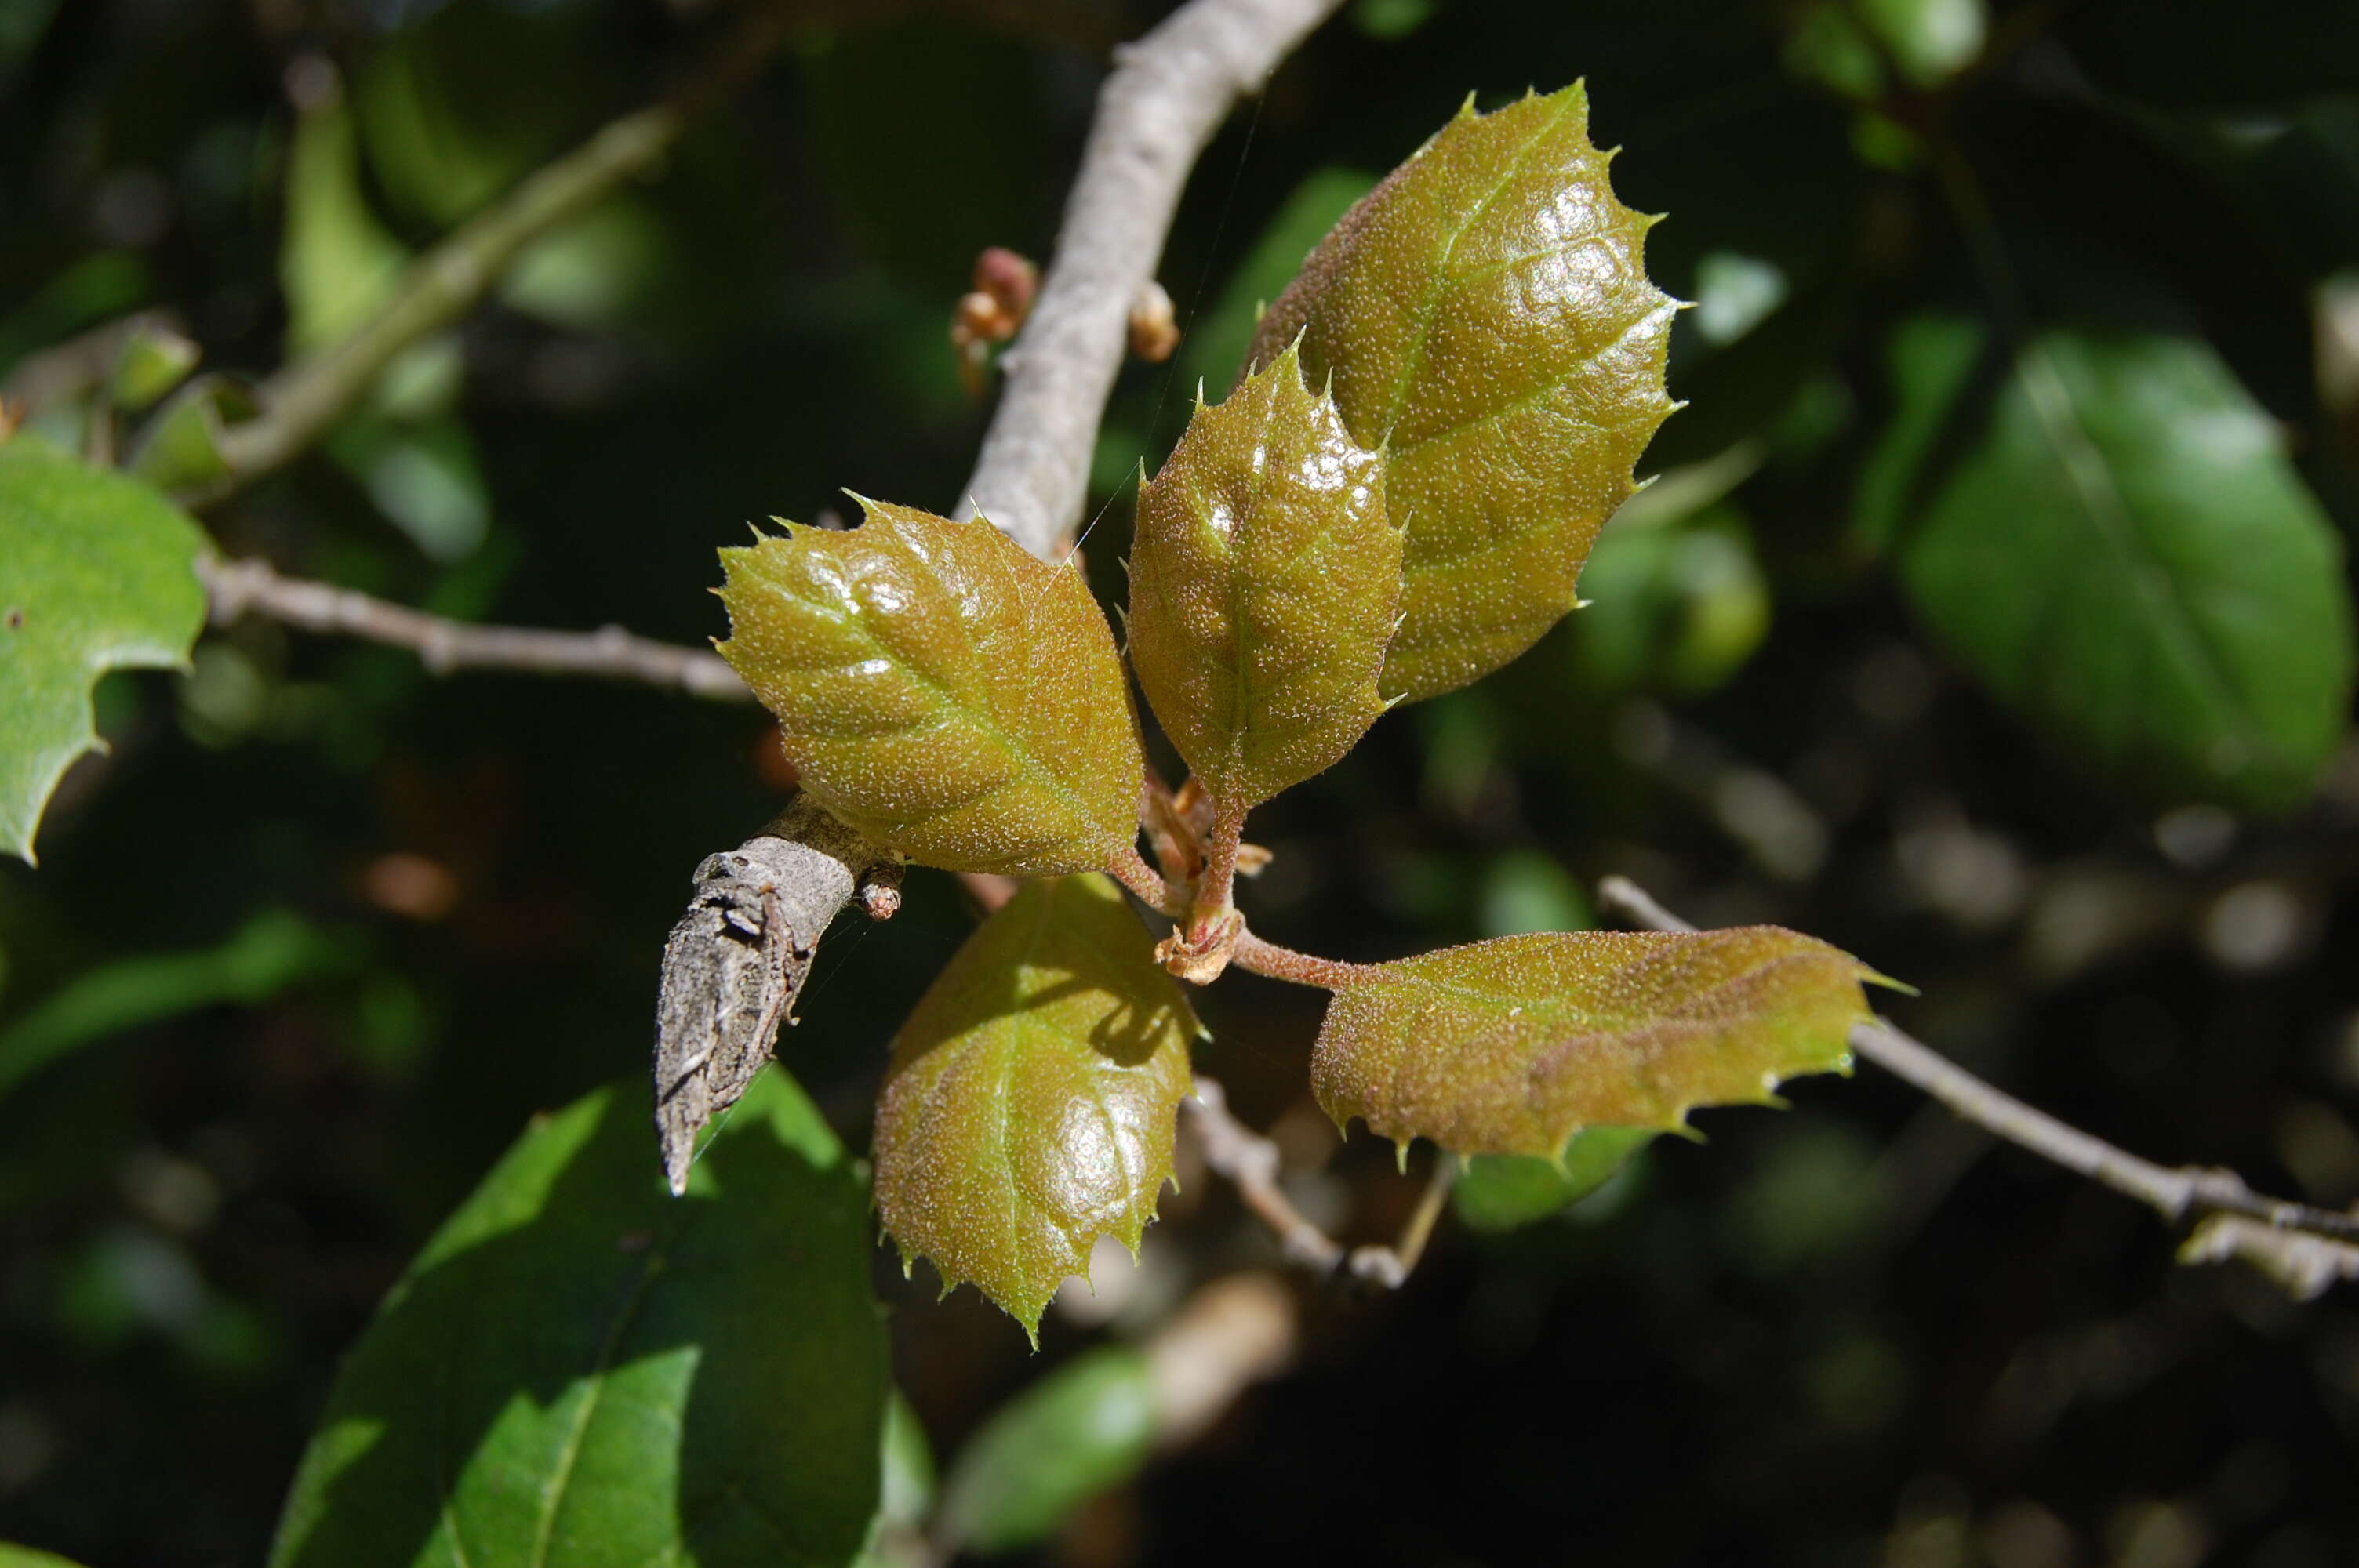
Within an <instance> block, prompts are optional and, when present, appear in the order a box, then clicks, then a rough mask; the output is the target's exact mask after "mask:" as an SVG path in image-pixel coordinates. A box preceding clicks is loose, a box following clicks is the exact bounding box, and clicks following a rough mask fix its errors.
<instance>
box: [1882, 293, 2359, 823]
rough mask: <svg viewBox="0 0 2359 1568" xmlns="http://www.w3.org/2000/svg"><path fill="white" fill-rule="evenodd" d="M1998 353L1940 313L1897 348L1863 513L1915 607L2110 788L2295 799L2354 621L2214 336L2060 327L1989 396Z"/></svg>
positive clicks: (2316, 528) (2332, 733)
mask: <svg viewBox="0 0 2359 1568" xmlns="http://www.w3.org/2000/svg"><path fill="white" fill-rule="evenodd" d="M1983 345H1984V336H1983V334H1982V333H1981V332H1980V330H1977V329H1976V328H1974V327H1973V326H1972V325H1971V324H1967V323H1961V322H1955V321H1949V320H1944V319H1940V318H1921V319H1918V320H1915V321H1911V322H1909V323H1908V324H1906V325H1905V326H1904V327H1903V328H1902V329H1901V330H1900V331H1899V332H1898V333H1897V334H1896V335H1895V340H1894V345H1893V347H1894V364H1895V369H1896V372H1897V385H1898V391H1899V394H1900V401H1899V407H1898V409H1897V413H1896V415H1895V417H1894V421H1893V424H1892V426H1891V427H1890V429H1889V431H1888V432H1887V434H1886V438H1885V441H1884V443H1883V446H1882V448H1881V449H1880V450H1879V451H1878V453H1877V454H1876V456H1875V460H1873V461H1872V462H1871V463H1870V465H1869V467H1868V469H1867V470H1866V471H1865V473H1864V475H1863V479H1862V483H1861V487H1860V494H1859V506H1858V521H1859V524H1860V526H1861V529H1862V531H1863V532H1864V533H1865V534H1866V535H1870V536H1871V537H1880V538H1882V539H1884V540H1886V541H1887V542H1888V544H1889V547H1890V548H1891V550H1892V552H1893V556H1894V559H1895V564H1896V566H1897V569H1898V573H1899V577H1900V580H1901V582H1902V584H1903V585H1904V586H1905V587H1906V588H1907V589H1908V597H1909V600H1910V601H1911V603H1912V604H1913V605H1914V607H1915V609H1916V611H1917V613H1918V614H1919V616H1920V617H1921V618H1922V619H1923V620H1924V621H1925V622H1926V624H1927V625H1928V627H1929V628H1930V630H1931V631H1932V633H1933V634H1934V635H1935V636H1936V637H1938V638H1939V639H1940V641H1941V643H1944V644H1945V645H1946V646H1947V647H1948V648H1949V649H1950V650H1951V653H1952V654H1955V655H1956V657H1957V658H1958V659H1959V661H1960V662H1961V663H1962V664H1964V665H1967V666H1968V667H1969V668H1971V669H1972V670H1973V672H1974V673H1975V674H1976V675H1977V676H1980V677H1981V679H1982V680H1983V681H1984V683H1985V684H1986V685H1988V686H1989V687H1990V688H1991V690H1992V691H1993V692H1994V693H1995V694H1996V695H1997V696H1998V697H1999V698H2000V699H2001V700H2003V701H2005V702H2006V703H2007V704H2008V705H2009V706H2011V707H2013V708H2016V709H2017V711H2019V712H2021V713H2022V714H2023V715H2024V716H2025V717H2026V718H2027V719H2030V720H2031V722H2032V723H2034V724H2035V725H2037V726H2038V727H2039V728H2040V729H2041V730H2045V731H2046V732H2047V733H2048V734H2049V735H2050V736H2051V737H2053V738H2054V739H2055V740H2056V741H2058V742H2059V743H2060V745H2061V746H2062V747H2063V748H2064V749H2066V750H2068V751H2070V752H2074V753H2076V754H2078V755H2079V756H2080V757H2082V759H2084V760H2085V761H2087V762H2091V763H2093V764H2094V765H2095V766H2096V767H2097V768H2099V769H2101V770H2103V771H2104V772H2105V773H2109V774H2111V775H2113V776H2114V777H2115V778H2118V779H2122V780H2125V781H2128V782H2129V783H2131V784H2133V785H2134V786H2137V787H2141V788H2144V789H2146V790H2147V791H2150V792H2155V793H2158V794H2161V795H2163V796H2164V797H2165V798H2169V797H2171V796H2179V797H2181V798H2183V797H2184V796H2186V795H2202V796H2208V797H2212V798H2217V799H2222V800H2225V801H2227V802H2229V803H2231V804H2234V805H2240V806H2258V807H2271V806H2288V805H2290V804H2292V803H2294V802H2296V801H2298V800H2299V799H2300V798H2301V797H2302V796H2303V795H2305V794H2307V793H2308V791H2309V789H2310V785H2311V784H2312V783H2313V781H2314V780H2315V779H2316V777H2317V775H2318V773H2319V771H2320V769H2321V767H2322V766H2323V764H2324V763H2325V762H2326V760H2327V759H2328V758H2329V757H2330V756H2332V753H2333V752H2334V750H2335V748H2336V747H2337V746H2339V745H2340V744H2341V743H2342V741H2343V736H2344V734H2345V733H2346V732H2347V730H2348V728H2349V724H2350V711H2351V691H2352V676H2353V633H2352V620H2353V616H2352V606H2351V600H2350V595H2349V590H2348V589H2347V588H2346V586H2345V579H2344V575H2343V546H2342V541H2341V539H2340V538H2339V537H2338V535H2336V533H2335V531H2334V527H2333V524H2332V523H2331V522H2330V521H2329V520H2328V518H2327V516H2326V514H2325V513H2324V511H2323V510H2322V509H2321V507H2320V505H2319V503H2318V501H2317V499H2316V497H2314V496H2313V495H2312V494H2311V493H2310V490H2309V487H2308V486H2307V485H2305V484H2304V483H2303V481H2302V479H2301V475H2300V473H2299V470H2296V469H2295V467H2294V465H2293V464H2292V462H2291V461H2290V460H2288V457H2287V455H2286V452H2285V449H2284V443H2283V441H2282V438H2280V437H2279V435H2278V434H2277V427H2276V425H2275V422H2274V421H2273V420H2272V419H2271V418H2270V417H2269V416H2268V415H2267V413H2266V412H2265V411H2264V410H2262V409H2261V408H2260V407H2259V406H2257V405H2256V404H2255V403H2254V402H2253V400H2252V397H2251V396H2250V395H2249V394H2247V393H2246V392H2245V389H2244V388H2243V386H2242V385H2240V384H2238V383H2237V381H2236V378H2235V376H2234V373H2233V372H2231V371H2230V370H2229V368H2228V367H2227V366H2226V365H2225V364H2223V362H2221V361H2220V359H2219V358H2218V356H2217V355H2216V354H2214V353H2213V352H2212V350H2211V349H2210V348H2209V347H2207V346H2206V345H2204V344H2202V343H2200V342H2195V341H2189V340H2185V339H2180V338H2169V337H2161V336H2156V335H2142V336H2121V337H2109V336H2096V335H2092V334H2085V333H2076V332H2063V331H2051V332H2047V333H2043V334H2041V335H2040V336H2039V337H2038V338H2035V339H2034V340H2032V341H2030V342H2029V343H2027V345H2026V346H2025V347H2024V349H2023V351H2021V353H2020V354H2019V355H2018V356H2017V358H2016V360H2015V362H2013V363H2012V364H2011V365H2009V364H2003V363H1997V362H1993V363H1992V364H1991V366H1990V368H1991V369H1992V370H1993V371H1995V372H1996V373H1997V380H1996V382H1995V385H1994V384H1989V378H1988V377H1984V378H1983V380H1984V385H1982V386H1981V387H1979V388H1977V385H1976V382H1977V378H1976V375H1975V370H1976V367H1977V363H1978V362H1979V360H1980V351H1981V349H1982V347H1983ZM1984 394H1986V395H1987V401H1985V399H1984Z"/></svg>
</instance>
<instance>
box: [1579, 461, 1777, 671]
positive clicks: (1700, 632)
mask: <svg viewBox="0 0 2359 1568" xmlns="http://www.w3.org/2000/svg"><path fill="white" fill-rule="evenodd" d="M1623 510H1624V512H1625V513H1627V512H1628V511H1629V508H1628V507H1625V508H1624V509H1623ZM1581 589H1582V596H1583V597H1584V599H1585V600H1587V602H1586V603H1584V604H1583V605H1582V611H1581V613H1580V614H1578V615H1576V616H1574V617H1573V618H1572V623H1571V632H1572V635H1571V650H1572V658H1573V668H1574V670H1575V671H1576V672H1577V674H1578V675H1579V676H1580V678H1581V680H1582V683H1583V684H1585V685H1587V686H1589V687H1593V688H1594V689H1597V690H1600V691H1606V692H1617V693H1618V692H1627V691H1636V690H1647V689H1653V690H1660V691H1665V692H1670V693H1674V694H1677V695H1680V696H1696V695H1700V694H1701V693H1703V692H1707V691H1710V690H1712V689H1713V688H1714V687H1718V686H1720V685H1722V684H1723V683H1724V682H1725V681H1727V680H1728V678H1729V677H1730V676H1734V674H1735V673H1736V672H1737V671H1738V670H1739V669H1740V668H1742V667H1743V666H1744V665H1745V661H1746V660H1747V659H1749V658H1751V657H1752V656H1753V654H1754V651H1755V650H1756V649H1757V648H1758V647H1760V645H1761V643H1762V641H1763V639H1765V638H1766V637H1767V635H1768V633H1769V617H1770V599H1769V583H1768V579H1767V577H1766V576H1765V575H1764V574H1763V572H1762V570H1761V566H1760V563H1759V562H1758V561H1757V560H1756V558H1755V557H1754V553H1753V545H1752V539H1751V536H1750V535H1749V534H1748V533H1747V531H1746V530H1745V524H1744V522H1743V520H1742V519H1741V518H1740V517H1738V516H1737V514H1735V512H1734V510H1733V509H1731V508H1728V507H1715V508H1712V509H1711V510H1710V511H1708V512H1706V513H1704V514H1701V515H1698V516H1695V517H1691V518H1689V519H1685V520H1682V521H1680V522H1678V523H1672V524H1648V523H1647V522H1645V521H1643V520H1640V519H1631V520H1629V521H1626V522H1625V519H1624V518H1622V517H1616V518H1615V519H1614V521H1613V522H1612V523H1609V524H1606V526H1605V531H1604V532H1603V534H1601V535H1598V540H1597V548H1596V549H1595V550H1593V551H1592V552H1591V554H1590V557H1589V565H1588V567H1587V568H1586V569H1584V570H1583V572H1582V579H1581Z"/></svg>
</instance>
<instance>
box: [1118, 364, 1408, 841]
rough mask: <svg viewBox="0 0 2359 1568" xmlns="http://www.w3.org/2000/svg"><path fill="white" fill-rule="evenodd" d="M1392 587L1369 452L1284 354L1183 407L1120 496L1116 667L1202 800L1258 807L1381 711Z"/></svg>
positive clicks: (1387, 539) (1391, 543)
mask: <svg viewBox="0 0 2359 1568" xmlns="http://www.w3.org/2000/svg"><path fill="white" fill-rule="evenodd" d="M1400 591H1401V544H1400V535H1399V533H1398V531H1397V530H1396V529H1395V528H1394V527H1393V526H1392V525H1391V524H1390V523H1389V522H1387V521H1386V515H1385V492H1384V460H1382V459H1381V458H1379V457H1378V456H1377V455H1376V454H1375V453H1374V452H1370V451H1366V450H1364V449H1361V448H1360V447H1359V446H1357V445H1355V444H1354V443H1353V440H1352V438H1351V434H1350V433H1349V432H1348V431H1346V430H1345V429H1344V428H1343V419H1342V417H1341V416H1338V415H1337V414H1336V412H1335V406H1334V404H1333V403H1332V402H1331V401H1329V400H1328V399H1327V398H1326V397H1325V396H1323V395H1313V394H1312V393H1311V391H1310V389H1309V388H1308V387H1306V386H1305V385H1304V384H1303V383H1302V374H1301V366H1300V363H1299V360H1298V358H1297V356H1296V355H1295V353H1294V351H1292V350H1291V349H1290V348H1289V349H1288V350H1287V351H1285V352H1283V353H1281V354H1280V355H1279V356H1278V357H1277V361H1276V362H1274V363H1272V364H1271V365H1270V366H1269V367H1268V368H1267V369H1266V370H1264V371H1262V372H1260V373H1258V374H1255V375H1252V376H1248V377H1247V378H1246V379H1245V382H1244V384H1242V385H1240V386H1239V387H1238V388H1237V389H1236V391H1235V392H1234V393H1232V394H1231V395H1230V396H1229V398H1228V400H1227V401H1226V402H1224V403H1221V404H1217V405H1212V406H1204V405H1199V406H1198V407H1197V409H1196V413H1195V416H1194V417H1193V418H1191V419H1190V420H1189V422H1188V429H1187V432H1186V433H1185V434H1184V435H1182V436H1181V437H1180V444H1179V445H1178V446H1177V447H1176V448H1174V449H1172V452H1171V456H1170V457H1169V460H1166V461H1165V463H1164V465H1163V470H1162V471H1161V472H1160V473H1158V474H1157V475H1156V476H1155V478H1154V479H1153V480H1152V481H1145V482H1142V483H1141V484H1140V486H1139V491H1138V525H1137V533H1136V543H1135V544H1134V545H1133V546H1132V547H1131V557H1130V659H1131V664H1132V665H1133V666H1134V667H1136V669H1137V671H1138V681H1139V685H1140V686H1141V687H1144V688H1145V689H1146V692H1147V702H1148V704H1149V705H1150V706H1151V707H1153V708H1154V709H1155V714H1156V717H1157V718H1158V719H1161V720H1162V722H1163V728H1164V731H1165V733H1167V734H1169V736H1170V737H1171V742H1172V744H1173V745H1175V746H1177V747H1178V748H1179V750H1180V755H1181V756H1182V757H1184V758H1186V759H1187V762H1188V766H1189V767H1190V769H1191V770H1193V771H1194V773H1196V775H1197V776H1198V777H1199V778H1201V779H1202V780H1203V782H1204V784H1206V786H1207V787H1209V788H1210V789H1211V790H1212V794H1213V795H1214V797H1215V798H1217V799H1219V800H1222V801H1224V802H1227V803H1230V804H1232V805H1234V806H1258V805H1260V804H1261V803H1262V802H1263V801H1265V800H1267V799H1268V798H1269V797H1270V796H1272V795H1276V794H1277V793H1278V791H1280V790H1282V789H1285V788H1287V787H1288V785H1290V784H1299V783H1301V782H1302V781H1303V780H1304V779H1307V778H1309V777H1310V776H1311V775H1312V774H1313V773H1320V772H1322V771H1323V770H1325V769H1327V768H1329V767H1331V766H1332V765H1333V764H1334V763H1335V762H1337V761H1338V760H1340V759H1341V758H1342V757H1343V754H1344V753H1345V752H1349V751H1350V750H1351V749H1352V748H1353V745H1355V744H1357V743H1358V741H1359V739H1360V737H1361V736H1362V735H1364V734H1365V733H1366V732H1367V729H1368V726H1369V725H1371V724H1373V723H1375V721H1376V719H1377V717H1378V716H1379V715H1380V714H1382V713H1383V712H1384V710H1385V700H1384V698H1383V697H1381V696H1380V695H1378V693H1377V690H1376V676H1377V674H1378V673H1379V672H1380V671H1381V670H1382V669H1383V668H1384V663H1385V644H1386V643H1387V642H1388V641H1390V640H1391V637H1392V633H1393V622H1394V619H1395V617H1396V616H1397V614H1398V612H1399V611H1398V607H1399V603H1400Z"/></svg>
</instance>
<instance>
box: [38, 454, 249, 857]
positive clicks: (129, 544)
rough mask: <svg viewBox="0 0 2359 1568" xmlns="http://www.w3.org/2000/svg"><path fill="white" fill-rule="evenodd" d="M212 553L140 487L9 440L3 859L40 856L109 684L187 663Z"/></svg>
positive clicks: (192, 528) (92, 739)
mask: <svg viewBox="0 0 2359 1568" xmlns="http://www.w3.org/2000/svg"><path fill="white" fill-rule="evenodd" d="M205 547H206V546H205V538H204V535H202V534H201V532H199V531H198V528H197V525H196V524H193V523H191V522H190V521H189V519H188V518H187V517H186V516H184V515H182V514H181V513H180V512H179V510H177V509H176V508H175V507H173V505H172V504H171V503H169V502H168V501H166V500H165V499H164V498H163V497H162V496H160V495H158V494H157V493H156V492H154V491H153V490H150V489H149V488H148V487H147V486H146V485H144V484H141V483H139V482H138V481H136V480H129V479H125V478H124V477H123V476H122V475H120V474H114V473H104V472H101V471H99V470H95V469H90V468H85V467H83V466H82V464H81V463H79V462H77V461H75V460H73V459H71V458H70V457H68V456H66V455H65V454H64V453H62V452H60V451H59V450H58V449H56V448H55V447H52V446H50V445H49V443H47V442H46V441H43V440H40V439H38V438H35V437H32V436H19V437H16V438H15V439H13V440H8V441H5V442H0V852H5V853H8V854H12V855H19V856H22V857H23V858H24V859H26V860H31V859H32V858H33V834H34V830H35V828H36V827H38V825H39V822H40V818H41V808H42V806H44V805H45V804H47V802H48V801H49V792H50V791H51V790H53V789H55V788H56V787H57V784H58V780H59V778H60V776H62V775H63V774H64V773H65V771H66V766H67V764H68V763H70V762H72V761H73V760H74V759H75V758H76V757H78V756H80V755H82V752H85V751H88V750H89V749H90V748H91V747H92V746H94V745H96V744H97V743H98V736H97V734H96V732H95V730H93V729H92V709H91V688H92V686H94V685H95V684H96V683H97V680H98V677H99V676H103V675H104V674H105V673H106V672H107V671H109V670H114V669H126V668H156V667H174V666H178V665H184V664H185V663H187V661H188V657H189V648H190V644H192V643H195V641H196V639H197V633H198V632H199V631H200V630H201V629H202V628H203V626H204V622H205V592H204V589H203V588H202V587H201V586H200V585H199V584H198V582H197V577H196V572H195V569H194V568H195V563H196V558H197V556H198V554H199V552H201V550H203V549H204V548H205Z"/></svg>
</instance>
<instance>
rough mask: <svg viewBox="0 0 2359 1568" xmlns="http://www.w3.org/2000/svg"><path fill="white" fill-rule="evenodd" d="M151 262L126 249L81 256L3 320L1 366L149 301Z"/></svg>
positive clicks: (13, 363)
mask: <svg viewBox="0 0 2359 1568" xmlns="http://www.w3.org/2000/svg"><path fill="white" fill-rule="evenodd" d="M147 290H148V276H147V263H146V262H145V261H143V260H142V259H140V258H139V257H138V256H136V255H132V254H128V253H125V252H122V251H101V252H99V253H98V254H95V255H88V256H84V257H82V259H81V260H80V261H78V262H75V263H74V264H73V265H71V266H69V267H67V268H66V269H65V270H64V271H63V272H60V273H59V274H58V275H57V276H55V277H53V278H51V279H49V282H47V283H45V284H43V285H42V286H41V287H39V288H38V290H36V291H35V292H34V294H33V297H31V298H29V299H27V300H26V301H25V302H24V303H22V304H21V305H18V306H16V308H14V309H13V310H11V311H9V313H8V315H7V316H6V317H5V319H0V368H7V367H10V366H13V365H15V364H16V362H17V361H18V360H19V359H21V358H23V357H24V356H25V355H27V354H28V353H30V352H32V351H34V350H36V349H40V348H46V347H48V346H49V345H50V344H52V343H55V342H58V341H60V340H61V339H65V338H70V337H71V336H73V335H74V334H75V333H76V332H79V331H82V330H84V329H85V328H90V327H94V326H97V325H98V324H99V323H100V322H102V321H106V320H111V319H114V318H115V317H117V316H121V315H125V314H126V313H127V312H129V311H131V310H134V309H136V308H138V306H139V305H140V304H141V303H143V302H144V301H145V300H146V299H147Z"/></svg>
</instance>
